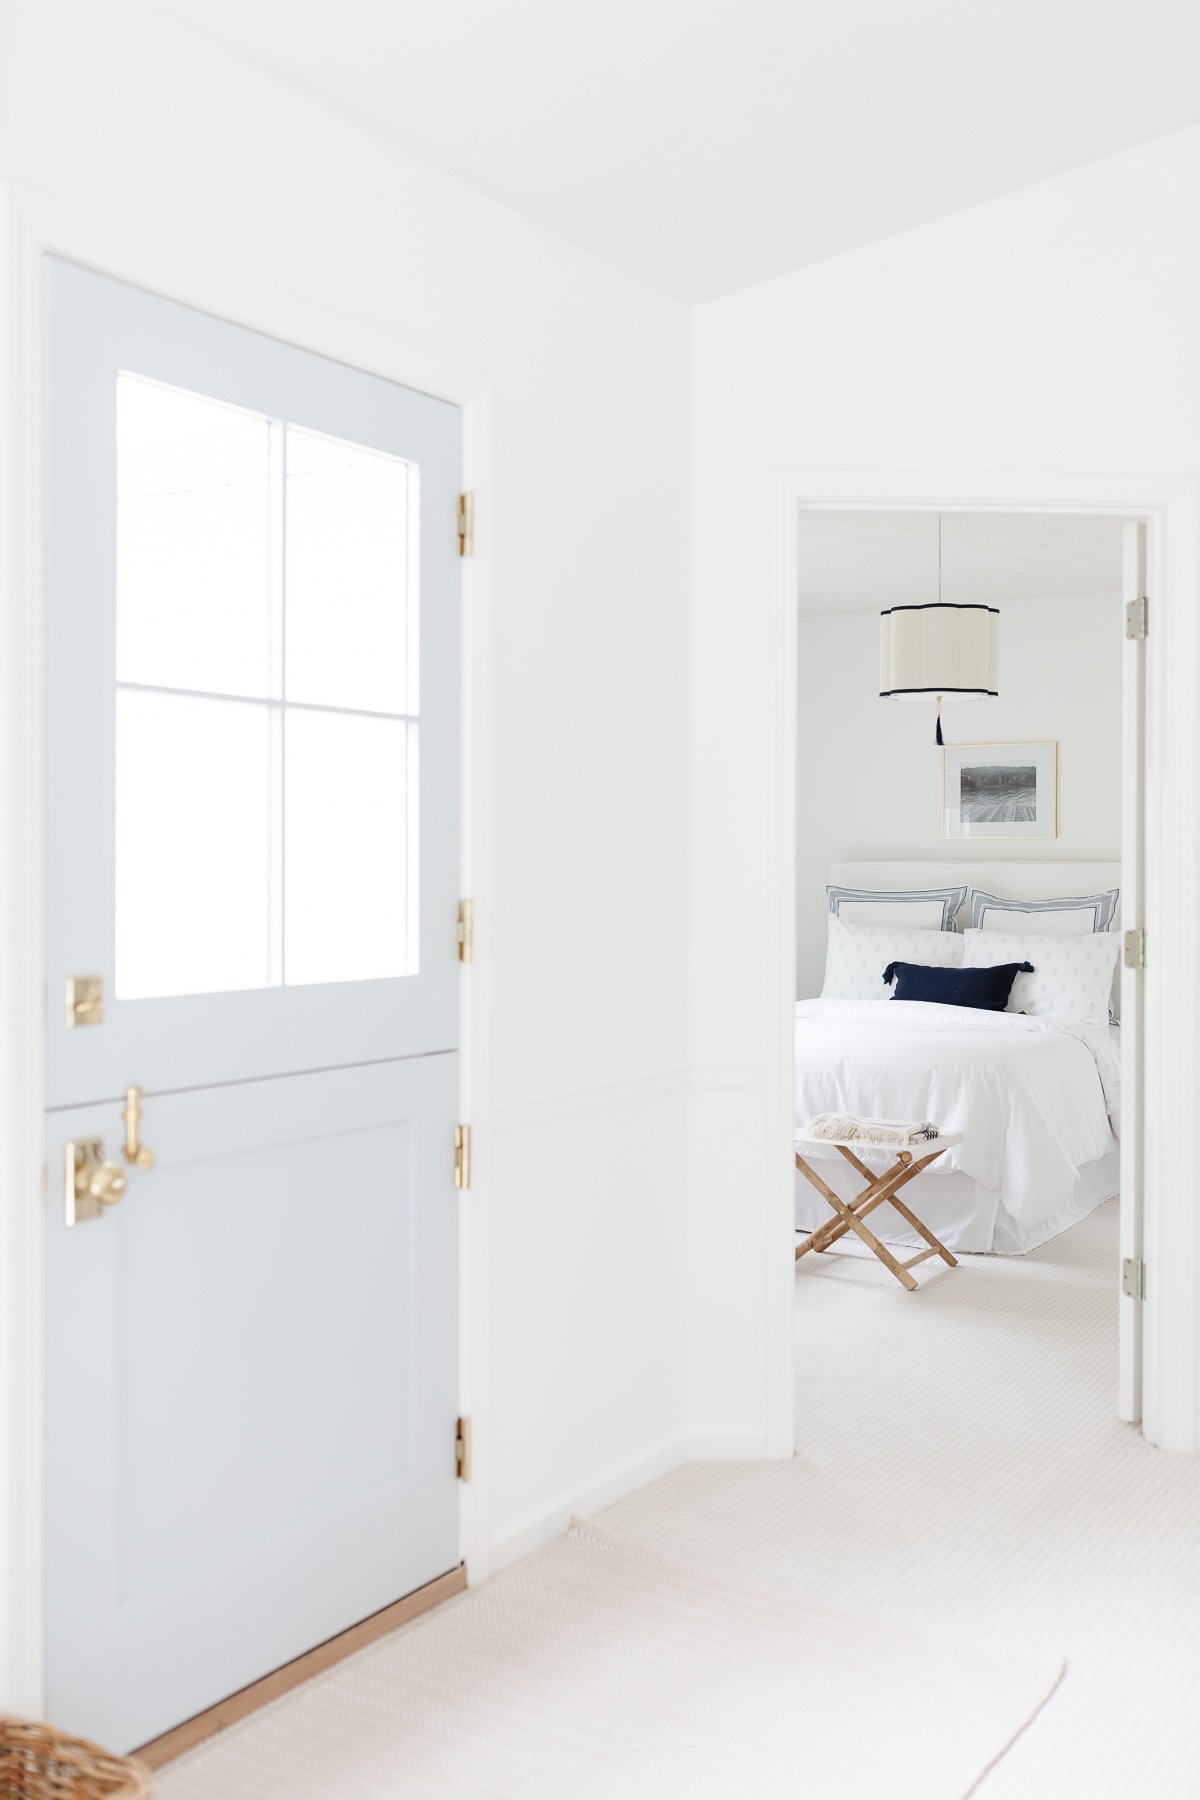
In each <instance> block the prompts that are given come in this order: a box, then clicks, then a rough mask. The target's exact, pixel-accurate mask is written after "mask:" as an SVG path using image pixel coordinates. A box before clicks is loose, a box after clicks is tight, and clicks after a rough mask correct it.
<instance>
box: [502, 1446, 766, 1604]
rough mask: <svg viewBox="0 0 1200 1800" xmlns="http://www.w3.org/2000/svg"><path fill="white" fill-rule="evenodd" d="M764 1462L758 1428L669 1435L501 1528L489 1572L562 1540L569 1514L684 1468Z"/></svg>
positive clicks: (602, 1504) (620, 1496) (601, 1504)
mask: <svg viewBox="0 0 1200 1800" xmlns="http://www.w3.org/2000/svg"><path fill="white" fill-rule="evenodd" d="M789 1454H790V1452H789ZM766 1456H767V1438H766V1433H765V1432H764V1431H762V1430H760V1429H759V1428H758V1427H757V1426H750V1425H745V1426H743V1425H704V1426H700V1427H699V1428H698V1429H697V1430H694V1431H677V1432H673V1433H672V1435H671V1436H670V1437H667V1438H663V1440H662V1441H661V1443H658V1444H654V1445H652V1446H651V1447H650V1448H649V1449H648V1450H641V1451H638V1452H637V1453H636V1454H635V1455H634V1456H628V1457H626V1458H625V1459H624V1461H622V1462H618V1463H612V1464H610V1466H609V1467H608V1468H607V1469H602V1470H601V1471H600V1472H599V1474H597V1475H594V1476H592V1477H591V1478H590V1479H589V1480H587V1481H583V1482H580V1483H579V1485H578V1486H577V1487H573V1488H569V1489H568V1490H567V1492H566V1493H562V1494H556V1495H555V1497H554V1499H553V1500H548V1501H547V1502H546V1504H545V1505H544V1506H538V1507H535V1508H534V1509H533V1510H532V1511H531V1512H527V1513H525V1514H524V1515H523V1516H522V1517H521V1518H519V1519H514V1520H513V1521H512V1522H511V1523H510V1524H508V1525H502V1526H501V1527H500V1529H499V1531H497V1532H496V1533H495V1535H494V1536H493V1538H492V1543H491V1559H490V1572H491V1573H492V1574H495V1573H496V1572H497V1570H499V1569H505V1568H508V1566H509V1565H510V1564H511V1563H515V1562H519V1561H520V1560H521V1558H522V1557H523V1556H532V1555H533V1553H534V1551H535V1550H543V1549H545V1547H546V1545H547V1544H552V1543H553V1542H554V1540H555V1539H556V1538H560V1537H561V1536H562V1534H563V1532H564V1531H565V1530H566V1528H567V1521H568V1519H570V1518H571V1517H572V1515H573V1514H576V1513H582V1514H584V1515H589V1514H591V1513H595V1512H601V1511H602V1510H603V1509H604V1507H606V1506H613V1505H615V1504H616V1502H617V1501H618V1500H624V1499H625V1497H626V1495H628V1494H633V1493H636V1492H637V1490H638V1488H643V1487H646V1486H647V1485H648V1484H649V1483H650V1482H652V1481H657V1480H658V1479H659V1477H660V1476H662V1475H669V1474H670V1473H671V1471H672V1470H673V1469H678V1468H681V1467H682V1466H683V1464H684V1463H688V1462H761V1461H763V1460H764V1459H765V1458H766Z"/></svg>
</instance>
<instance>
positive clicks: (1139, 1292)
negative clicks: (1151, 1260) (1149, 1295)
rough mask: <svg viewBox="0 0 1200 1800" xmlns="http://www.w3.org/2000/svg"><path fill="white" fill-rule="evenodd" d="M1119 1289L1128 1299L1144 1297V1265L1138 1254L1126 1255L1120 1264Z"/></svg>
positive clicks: (1141, 1298)
mask: <svg viewBox="0 0 1200 1800" xmlns="http://www.w3.org/2000/svg"><path fill="white" fill-rule="evenodd" d="M1121 1290H1122V1292H1123V1293H1124V1294H1125V1295H1126V1296H1127V1297H1128V1298H1129V1299H1130V1300H1144V1299H1145V1298H1146V1265H1145V1263H1144V1262H1143V1261H1142V1259H1141V1257H1140V1256H1127V1257H1126V1258H1125V1261H1124V1262H1123V1263H1122V1264H1121Z"/></svg>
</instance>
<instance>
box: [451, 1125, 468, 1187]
mask: <svg viewBox="0 0 1200 1800" xmlns="http://www.w3.org/2000/svg"><path fill="white" fill-rule="evenodd" d="M454 1185H455V1187H456V1188H469V1187H470V1185H471V1127H470V1126H469V1125H456V1126H455V1127H454Z"/></svg>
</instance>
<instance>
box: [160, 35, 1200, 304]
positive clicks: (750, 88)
mask: <svg viewBox="0 0 1200 1800" xmlns="http://www.w3.org/2000/svg"><path fill="white" fill-rule="evenodd" d="M147 3H148V4H150V5H151V6H152V7H154V8H155V9H157V10H158V11H160V12H162V13H165V14H169V15H173V16H174V17H175V18H177V19H178V20H181V21H183V22H184V23H185V24H186V25H188V26H189V27H190V28H192V29H193V30H194V31H195V32H197V33H198V34H200V35H201V36H203V37H204V38H206V39H208V40H209V41H210V42H213V43H216V44H218V45H220V46H222V47H224V48H225V49H227V50H229V51H231V52H233V53H234V54H235V55H236V56H238V57H240V58H242V59H243V60H244V61H245V62H247V63H249V64H251V65H253V66H255V67H257V68H258V69H260V70H261V71H263V72H265V73H267V74H269V75H272V76H274V77H276V78H278V79H279V80H280V81H282V82H284V83H286V84H287V85H289V86H291V87H293V88H295V89H297V90H299V91H300V92H302V93H305V94H307V95H309V96H310V97H312V98H313V99H316V100H318V101H321V102H323V103H325V104H326V105H328V106H329V107H331V108H333V109H335V110H336V111H337V112H339V113H342V114H344V115H345V116H346V117H347V118H349V119H352V120H354V121H356V122H357V123H359V124H361V125H363V126H365V127H367V128H368V129H369V130H371V131H373V132H375V133H377V134H378V135H379V136H381V137H384V138H387V139H390V140H391V141H392V142H393V143H395V144H397V145H399V146H400V147H401V148H403V149H404V150H407V151H410V152H411V153H412V154H413V155H415V156H417V157H420V158H422V159H423V160H425V161H426V162H429V163H431V164H434V165H435V166H436V167H438V168H441V169H443V170H446V171H448V172H449V173H450V174H453V175H456V176H459V177H460V178H461V179H462V180H464V181H466V182H469V183H470V184H471V185H472V186H473V187H476V188H478V189H480V190H481V191H483V192H484V193H487V194H490V195H492V196H493V197H494V198H495V199H497V200H500V201H502V202H504V203H505V204H506V205H508V206H511V207H514V208H515V209H516V210H517V211H518V212H522V213H525V214H527V215H528V216H529V217H530V218H532V219H536V220H538V221H539V222H540V223H541V224H543V225H545V226H548V227H549V228H550V229H551V230H553V231H557V232H560V233H561V234H562V235H563V236H564V237H567V238H570V239H572V240H573V241H574V242H575V243H577V244H580V245H582V246H583V247H584V248H585V249H587V250H591V251H594V252H595V254H596V255H597V256H600V257H603V258H604V259H605V260H606V261H608V262H610V263H613V264H615V265H616V266H617V267H618V268H621V269H625V270H628V271H629V272H630V273H631V274H634V275H637V276H639V277H640V278H641V279H643V280H644V281H647V282H649V283H651V284H652V285H654V286H656V287H659V288H661V289H663V290H664V291H665V292H667V293H669V294H673V295H676V296H678V298H679V299H681V300H684V301H688V302H695V301H701V300H706V299H710V298H712V297H714V296H716V295H719V294H723V293H728V292H731V291H732V290H734V289H736V288H741V287H747V286H749V285H750V284H752V283H754V282H758V281H763V280H765V279H767V278H769V277H771V276H774V275H780V274H783V273H785V272H786V271H788V270H789V269H795V268H799V267H801V266H802V265H804V264H807V263H812V262H818V261H820V260H821V259H823V258H825V257H829V256H835V255H837V254H838V253H839V252H841V251H844V250H848V249H852V248H853V247H854V246H856V245H859V244H864V243H869V242H871V241H872V240H873V239H876V238H881V237H888V236H890V235H892V234H893V233H895V232H898V231H905V230H908V229H909V228H911V227H912V226H914V225H919V224H922V223H923V222H925V221H926V220H929V219H935V218H940V217H942V216H944V215H945V214H947V213H952V212H956V211H958V210H959V209H960V208H961V207H966V206H973V205H975V204H977V203H978V202H980V201H983V200H987V199H990V198H992V197H993V196H995V195H997V194H1002V193H1007V192H1009V191H1011V190H1012V189H1014V188H1019V187H1023V186H1025V185H1026V184H1027V183H1029V182H1033V181H1039V180H1042V179H1043V178H1044V177H1047V176H1050V175H1055V174H1058V173H1060V172H1061V171H1063V170H1065V169H1069V168H1073V167H1076V166H1078V165H1079V164H1081V163H1086V162H1091V161H1093V160H1095V159H1096V158H1097V157H1101V156H1106V155H1108V154H1110V153H1111V152H1113V151H1116V150H1121V149H1125V148H1127V147H1128V146H1130V145H1132V144H1136V143H1140V142H1143V141H1144V140H1146V139H1148V138H1152V137H1157V136H1160V135H1161V134H1163V133H1165V132H1168V131H1173V130H1175V129H1177V128H1178V127H1180V126H1182V125H1186V124H1190V123H1192V122H1193V121H1194V120H1196V119H1197V118H1200V5H1198V4H1197V3H1196V0H147Z"/></svg>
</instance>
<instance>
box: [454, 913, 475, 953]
mask: <svg viewBox="0 0 1200 1800" xmlns="http://www.w3.org/2000/svg"><path fill="white" fill-rule="evenodd" d="M457 942H458V960H459V962H461V963H469V962H470V961H471V960H472V959H473V957H474V955H475V902H474V901H473V900H460V901H459V903H458V933H457Z"/></svg>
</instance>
